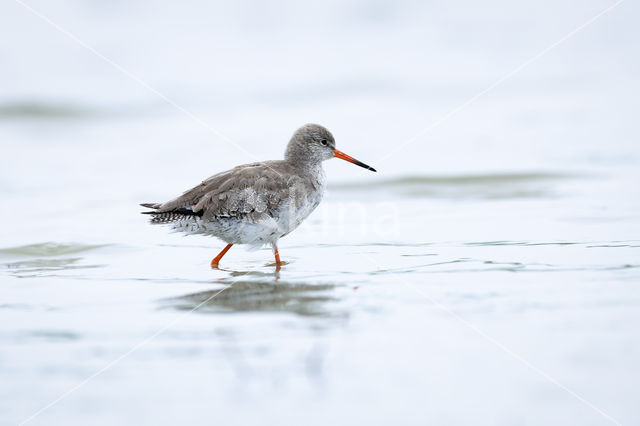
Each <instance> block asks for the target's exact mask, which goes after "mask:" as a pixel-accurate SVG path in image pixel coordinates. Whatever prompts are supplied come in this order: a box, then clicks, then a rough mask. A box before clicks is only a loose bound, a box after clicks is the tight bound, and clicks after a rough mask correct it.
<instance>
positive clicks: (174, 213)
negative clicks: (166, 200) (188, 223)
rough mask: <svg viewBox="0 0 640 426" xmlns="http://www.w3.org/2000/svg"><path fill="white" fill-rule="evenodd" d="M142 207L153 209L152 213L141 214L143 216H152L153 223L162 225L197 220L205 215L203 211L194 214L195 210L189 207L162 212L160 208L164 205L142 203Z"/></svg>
mask: <svg viewBox="0 0 640 426" xmlns="http://www.w3.org/2000/svg"><path fill="white" fill-rule="evenodd" d="M140 205H141V206H142V207H146V208H149V209H153V210H151V211H146V212H140V213H142V214H150V215H152V216H153V217H152V218H151V223H159V224H162V223H171V222H175V221H177V220H184V219H195V218H198V217H201V216H202V214H203V212H202V211H197V212H194V211H193V210H191V209H190V208H187V207H180V208H177V209H173V210H166V211H162V210H160V206H161V205H162V204H159V203H142V204H140ZM159 210H160V211H159Z"/></svg>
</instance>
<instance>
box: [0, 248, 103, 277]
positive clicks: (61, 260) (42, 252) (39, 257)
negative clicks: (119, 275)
mask: <svg viewBox="0 0 640 426" xmlns="http://www.w3.org/2000/svg"><path fill="white" fill-rule="evenodd" d="M106 246H107V244H73V243H54V242H46V243H39V244H29V245H24V246H17V247H7V248H3V249H0V259H2V258H4V259H8V260H9V259H11V260H10V261H8V262H3V266H4V267H5V268H6V269H7V270H8V271H9V273H10V274H12V275H14V276H16V277H19V278H25V277H33V276H42V274H43V273H45V272H51V271H60V270H72V269H88V268H98V267H100V266H101V265H87V264H82V263H81V262H82V260H83V257H81V256H78V255H79V254H82V253H85V252H88V251H90V250H94V249H98V248H101V247H106ZM69 255H76V256H69Z"/></svg>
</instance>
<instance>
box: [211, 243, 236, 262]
mask: <svg viewBox="0 0 640 426" xmlns="http://www.w3.org/2000/svg"><path fill="white" fill-rule="evenodd" d="M232 245H233V244H227V246H226V247H225V248H223V249H222V251H221V252H220V253H218V255H217V256H216V257H214V258H213V260H212V261H211V267H212V268H217V267H218V263H220V259H222V256H224V255H225V254H226V253H227V252H228V251H229V249H230V248H231V246H232Z"/></svg>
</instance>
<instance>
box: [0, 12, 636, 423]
mask: <svg viewBox="0 0 640 426" xmlns="http://www.w3.org/2000/svg"><path fill="white" fill-rule="evenodd" d="M33 4H34V7H36V6H37V7H38V8H41V9H42V10H43V11H44V12H46V13H47V14H49V15H51V19H55V20H56V21H57V22H59V23H60V25H64V26H68V27H69V28H71V29H72V30H73V31H74V32H76V33H78V36H82V38H83V39H84V40H86V42H87V43H90V44H92V45H95V46H96V48H99V49H100V50H101V51H102V50H104V51H105V52H107V53H108V54H109V55H110V56H113V58H114V60H117V61H118V62H122V64H123V65H126V67H127V69H131V70H133V71H135V72H136V73H137V74H140V75H141V76H144V78H145V80H148V81H149V83H150V84H152V85H154V86H157V87H158V88H159V89H160V90H161V91H162V93H166V94H167V96H170V97H171V98H172V99H176V101H177V102H179V103H180V104H184V105H185V106H187V107H188V109H189V110H190V111H194V113H195V114H196V115H197V116H198V117H201V118H203V120H204V121H205V122H207V123H210V124H212V125H214V126H215V128H216V130H220V131H221V132H222V133H224V134H225V135H227V136H229V137H230V138H231V139H232V142H231V143H230V142H228V141H225V140H224V139H222V138H220V137H219V136H216V135H215V134H212V133H211V132H210V131H209V130H207V129H206V128H203V127H202V126H201V125H200V124H198V123H197V122H194V120H192V119H191V118H190V117H188V116H185V115H184V114H183V113H181V112H180V111H178V110H176V109H173V108H172V107H171V106H169V105H166V104H165V103H164V102H163V101H162V100H161V99H158V98H157V96H156V95H154V94H153V93H149V92H148V91H146V90H144V88H141V87H140V86H139V85H137V84H136V83H135V82H132V81H131V80H129V79H127V78H126V76H122V75H121V74H118V72H117V71H114V70H113V69H112V68H109V65H108V64H105V63H104V62H103V61H101V60H100V59H97V58H95V57H94V56H92V55H91V54H90V53H87V52H86V51H85V50H84V49H82V48H81V47H78V46H77V45H75V44H74V43H73V42H70V41H69V40H68V39H66V38H65V37H64V36H63V35H59V34H57V33H56V32H55V30H52V29H51V28H49V27H47V26H46V25H45V24H43V23H42V22H41V21H38V20H37V18H34V17H33V16H32V15H31V14H30V13H29V12H28V11H25V10H24V9H23V8H21V7H20V6H19V5H16V6H13V5H11V6H7V5H4V6H0V15H3V16H11V17H12V19H11V20H9V21H8V22H6V24H7V25H6V26H5V29H6V31H10V32H12V33H13V32H17V31H22V28H28V29H29V31H27V32H26V33H25V32H21V34H24V38H23V39H22V40H21V42H20V44H18V45H17V46H18V47H19V48H18V47H16V44H15V43H9V41H7V40H8V39H6V38H5V39H4V41H0V49H2V50H1V52H2V53H3V54H4V55H5V57H6V58H8V59H12V60H9V61H8V63H10V64H11V65H10V66H9V67H3V68H2V69H0V79H1V80H2V81H11V82H12V84H11V85H10V86H9V87H6V88H3V90H4V91H3V92H0V141H1V143H2V151H3V155H2V156H1V157H0V191H1V192H0V194H1V195H2V206H3V208H2V209H1V210H0V221H1V222H2V223H3V224H4V225H5V226H4V228H3V231H2V238H1V240H0V286H1V287H0V295H1V298H0V424H3V425H4V424H7V425H10V424H20V423H21V422H23V421H25V420H29V422H28V424H42V425H51V424H64V425H69V424H78V425H84V424H92V425H102V424H104V425H107V424H109V425H111V424H158V425H164V424H166V425H168V424H188V423H194V424H202V423H205V422H206V423H212V422H215V423H231V424H257V423H277V424H345V423H355V424H360V423H365V422H367V423H371V424H398V423H400V424H437V425H459V424H480V425H534V424H535V425H538V424H563V425H564V424H575V425H604V424H614V423H615V422H620V423H622V424H636V423H638V421H640V412H639V411H638V408H637V397H636V394H637V389H636V388H637V383H638V382H639V381H640V369H638V367H637V360H638V359H640V331H639V328H638V324H639V323H640V287H639V284H640V191H639V189H638V182H640V169H639V168H638V162H639V161H640V145H639V144H638V143H637V141H638V137H639V136H640V133H639V132H638V130H637V126H636V125H635V117H634V115H633V114H635V113H634V111H637V108H636V107H637V99H638V97H637V93H638V83H637V81H636V78H635V75H636V73H634V72H632V70H633V69H635V68H634V67H637V64H638V55H637V49H636V48H635V45H634V44H633V43H626V42H625V40H629V36H628V34H635V33H637V31H638V30H637V26H636V25H635V22H634V21H633V13H631V11H632V10H633V9H635V8H637V6H635V5H626V4H625V5H624V7H625V8H627V9H626V10H622V9H620V10H616V11H615V13H614V12H611V15H608V16H607V19H604V18H603V19H602V21H601V22H600V21H599V22H597V25H596V24H594V25H593V26H592V27H590V29H589V31H584V32H583V33H580V34H578V35H576V36H575V38H573V39H572V40H571V42H568V43H567V44H566V45H562V46H559V47H558V49H557V50H554V51H553V52H551V53H549V55H548V56H546V57H544V58H543V59H541V60H540V61H539V62H537V63H536V64H534V65H532V66H531V67H529V68H527V69H526V70H525V71H523V72H522V74H520V75H518V77H517V78H515V77H514V79H513V80H511V81H509V82H507V83H505V84H504V85H503V86H501V87H499V88H497V89H496V90H495V91H493V92H492V93H491V95H490V96H487V97H485V98H483V99H481V100H479V101H478V102H477V103H476V104H474V105H471V106H469V107H468V108H466V109H465V110H464V111H462V112H460V114H458V115H456V116H455V117H454V118H451V120H449V121H447V122H446V123H444V124H442V125H440V126H438V127H437V128H436V129H434V130H433V131H432V132H428V133H426V134H424V135H423V136H422V137H421V138H418V139H417V140H416V141H414V142H411V143H406V142H407V141H408V140H409V139H410V138H411V137H412V136H414V135H415V134H417V133H419V132H420V131H421V129H424V128H425V127H426V126H428V125H429V123H432V122H435V121H437V120H438V119H439V117H442V116H443V115H444V114H446V113H447V112H448V111H450V110H451V109H452V108H454V107H455V106H457V105H459V104H461V103H462V102H464V101H465V100H467V99H468V98H469V97H471V96H473V95H474V94H476V93H477V92H478V91H479V90H482V89H483V88H485V87H486V86H488V84H490V83H491V82H493V81H495V80H496V79H498V78H499V77H500V76H502V75H504V74H505V73H506V72H508V71H509V70H511V69H513V68H514V67H515V66H516V65H518V64H519V63H521V62H522V61H524V60H526V59H527V58H528V57H529V56H531V55H533V54H535V53H536V52H537V51H539V50H540V49H541V48H543V47H545V46H546V45H548V44H550V43H551V42H553V41H555V40H557V39H558V38H559V37H560V36H562V35H563V34H564V33H566V32H568V31H570V30H571V29H572V28H574V27H575V26H576V25H579V24H580V23H582V22H583V21H585V20H586V19H588V18H589V17H590V16H592V15H594V14H595V13H597V12H598V11H599V10H600V8H601V7H603V6H602V5H601V4H596V3H595V2H594V3H589V2H587V3H584V2H580V3H578V2H574V3H571V4H567V5H564V6H562V7H561V6H558V5H557V4H555V3H554V4H551V3H549V4H548V5H546V6H548V7H549V9H550V10H551V9H553V13H551V12H549V11H548V10H546V9H544V8H541V9H535V10H533V9H527V10H521V8H515V7H513V6H510V5H511V4H510V3H503V2H495V4H493V3H492V4H491V5H489V6H487V5H485V6H483V9H482V10H479V9H477V8H474V5H473V4H471V3H469V4H467V5H465V6H464V7H461V8H460V10H458V9H457V8H455V7H453V6H446V5H444V4H443V5H440V6H436V5H432V6H431V8H432V9H429V8H428V7H427V6H425V5H423V4H422V2H404V3H401V4H400V5H398V6H394V7H391V6H388V5H386V4H382V3H380V4H378V6H376V7H377V8H376V7H373V6H370V5H369V6H367V5H364V4H356V3H353V4H351V3H349V2H347V3H341V4H340V5H337V4H336V5H329V6H326V8H325V7H318V10H316V11H315V14H316V15H317V16H316V18H317V19H319V20H320V21H322V19H323V18H326V19H327V20H328V18H330V17H331V18H335V16H336V14H335V13H336V10H339V11H341V12H340V13H339V14H338V17H341V18H339V19H337V21H333V20H332V21H330V22H331V24H329V25H328V31H326V32H323V34H322V35H318V34H307V33H302V35H300V33H299V31H300V29H301V27H300V21H299V20H298V19H294V18H296V17H298V18H299V17H301V16H303V15H304V16H307V15H306V12H304V11H302V10H298V9H296V8H295V7H294V5H293V3H289V2H283V3H281V4H278V5H276V6H274V8H276V9H278V10H280V9H282V10H287V13H289V14H290V16H289V15H285V17H282V16H281V15H280V14H278V13H276V14H274V16H272V17H271V18H272V19H273V20H274V25H276V24H277V25H276V27H277V29H265V28H264V27H262V26H261V25H264V24H263V23H261V22H262V21H260V22H257V21H256V22H253V23H252V24H248V23H247V20H250V19H252V18H250V17H248V15H247V13H246V10H244V9H243V8H242V7H240V6H237V7H233V8H232V7H231V6H229V8H230V9H225V10H218V9H215V8H214V9H215V10H213V9H212V10H209V8H210V7H213V6H210V5H209V3H204V2H203V3H197V6H198V7H195V6H194V7H193V8H184V9H183V8H177V6H170V5H166V7H165V8H156V7H152V8H149V7H143V6H129V7H131V8H135V9H127V8H126V7H125V6H124V5H120V6H114V7H115V8H116V9H114V10H115V12H113V13H114V15H109V14H106V15H105V14H103V13H97V12H96V11H99V10H101V9H99V6H98V5H93V6H84V7H79V6H78V4H76V3H74V2H71V3H70V4H72V5H74V6H76V7H72V8H63V7H61V6H60V5H58V6H55V3H44V2H43V3H41V4H40V3H36V2H34V3H33ZM485 7H486V10H485V9H484V8H485ZM540 7H542V6H540ZM621 7H623V6H621ZM425 8H426V9H425ZM289 9H292V10H289ZM498 10H499V11H500V13H496V11H498ZM205 11H208V12H207V13H208V14H207V13H204V12H205ZM4 12H6V13H4ZM102 12H104V13H106V12H105V11H102ZM125 12H126V13H125ZM263 12H265V13H267V12H269V13H270V12H271V11H263ZM281 12H282V11H281ZM418 15H420V16H422V18H420V19H418V18H416V16H418ZM204 16H210V19H212V20H214V21H215V22H214V23H215V24H216V25H212V23H211V22H210V21H209V20H207V19H204V18H203V17H204ZM286 16H289V18H291V19H289V18H287V17H286ZM180 17H182V18H183V19H184V21H185V22H189V23H190V25H179V24H176V22H175V19H178V18H180ZM540 22H544V23H545V25H544V28H540ZM474 23H475V24H474ZM116 24H117V25H118V28H120V31H113V25H116ZM473 25H476V26H473ZM514 25H516V26H517V28H518V30H522V31H514ZM461 27H464V28H466V29H467V31H466V32H465V31H462V32H460V31H459V29H460V28H461ZM140 28H143V29H144V31H141V30H140ZM474 28H475V30H474ZM125 30H126V31H125ZM293 34H297V35H296V37H293V36H292V35H293ZM504 34H510V37H509V40H505V37H504ZM44 40H46V41H47V42H48V44H46V45H43V43H44ZM211 40H216V41H217V42H216V43H212V44H213V45H209V44H208V42H207V41H211ZM363 40H367V41H368V43H364V42H363ZM218 42H219V43H218ZM220 43H221V44H222V45H225V46H227V47H226V48H225V49H222V48H220V47H219V46H220ZM123 46H128V48H127V49H125V48H124V47H123ZM272 46H278V48H277V49H275V48H273V47H272ZM309 46H311V47H312V48H313V49H311V50H312V51H311V52H310V51H309ZM612 46H615V48H613V47H612ZM161 47H162V48H161ZM165 49H174V50H175V52H174V51H172V55H174V56H171V59H172V60H170V61H168V60H167V52H168V51H167V50H165ZM314 49H315V52H314V51H313V50H314ZM213 51H215V53H216V54H215V55H206V54H202V53H203V52H213ZM318 51H320V52H321V53H322V54H323V55H324V57H325V58H326V60H327V61H328V62H327V63H331V64H340V66H339V67H324V66H323V67H319V68H318V69H315V68H314V69H313V70H311V71H310V70H308V69H307V65H306V64H308V63H315V62H312V60H315V58H317V52H318ZM25 52H28V53H29V54H28V55H26V54H25ZM49 52H53V53H49ZM265 52H267V53H269V54H271V55H272V56H270V57H268V58H267V57H266V55H267V53H265ZM292 52H295V53H297V54H298V55H299V58H298V59H299V60H296V61H292V60H290V59H287V58H288V57H289V56H288V55H290V54H292ZM425 52H427V53H425ZM50 54H54V55H55V58H56V60H55V61H48V60H47V58H49V55H50ZM380 55H383V56H384V57H385V58H386V59H385V60H384V61H380V60H379V58H380ZM594 56H597V57H598V58H600V60H594V59H593V58H594ZM354 58H355V59H354ZM376 58H378V59H376ZM267 59H268V60H267ZM255 63H261V64H263V67H261V68H260V69H256V67H255ZM158 64H162V66H158ZM185 64H189V66H187V65H185ZM220 64H225V65H226V66H225V67H220ZM44 65H47V67H46V68H44ZM42 69H47V70H48V71H47V73H42V72H41V71H40V72H38V70H42ZM248 69H250V70H252V71H251V72H249V71H247V70H248ZM534 89H535V90H534ZM611 105H616V107H615V108H613V107H611ZM307 121H317V122H321V123H323V124H326V125H327V126H328V127H329V128H330V129H332V130H333V131H334V134H335V135H336V138H337V142H338V147H339V149H341V150H344V151H345V152H347V153H349V154H350V155H353V156H355V157H356V158H358V159H361V160H362V161H364V162H366V163H367V164H371V165H372V166H373V167H375V168H377V169H378V170H379V172H378V173H377V174H373V173H370V172H367V171H365V170H363V169H360V168H357V167H353V166H352V165H349V164H347V163H344V162H339V161H338V160H334V161H331V162H328V163H327V164H326V170H327V175H328V181H329V188H328V191H327V194H326V197H325V200H324V201H323V203H322V204H321V205H320V207H318V209H317V210H316V212H314V213H313V215H312V216H311V217H310V218H309V219H308V220H307V221H306V222H305V223H304V224H303V225H302V226H301V227H300V228H299V229H298V230H296V231H295V232H293V233H292V234H291V235H290V236H287V237H286V238H284V239H283V240H281V242H280V252H281V256H282V258H283V260H285V261H286V262H287V264H286V265H285V266H284V267H283V268H282V270H281V271H280V272H276V271H275V268H274V266H273V264H272V262H273V259H272V255H271V252H270V250H268V249H262V250H258V251H254V252H250V251H245V250H244V249H242V248H240V247H233V248H232V249H231V251H230V252H229V253H228V254H227V255H226V256H225V258H224V259H223V262H222V264H221V268H222V269H220V270H211V269H210V268H209V261H210V260H211V258H212V257H213V256H215V254H217V252H218V251H219V250H220V249H221V248H222V247H223V245H224V244H223V243H220V242H219V241H216V240H214V239H210V238H206V237H201V236H192V237H183V236H181V235H179V234H172V233H169V232H168V229H167V228H163V227H159V226H151V225H149V224H148V223H147V222H146V217H144V216H142V215H140V214H139V212H140V210H141V208H140V207H139V206H138V203H140V202H153V201H162V200H166V199H168V198H171V197H173V196H175V195H178V194H179V193H180V192H181V191H182V190H185V189H187V188H189V187H190V186H192V185H195V184H197V183H198V182H200V181H201V180H202V179H203V178H205V177H207V176H208V175H210V174H213V173H215V172H217V171H220V170H224V169H225V168H228V167H230V166H232V165H235V164H240V163H245V162H250V161H254V160H255V159H256V158H261V159H267V158H278V157H279V156H280V155H281V154H280V153H281V152H282V151H283V149H284V144H285V143H286V141H287V139H288V137H289V136H290V134H291V133H292V131H293V130H294V129H295V127H296V126H299V125H300V124H302V123H304V122H307ZM248 123H251V125H248ZM265 141H268V143H266V142H265ZM234 144H237V145H239V146H241V147H242V149H244V150H246V151H248V153H247V152H243V151H242V150H241V149H238V148H237V147H236V146H234ZM395 149H397V150H398V151H397V152H395V151H394V150H395ZM43 408H44V410H43V411H40V410H42V409H43ZM34 414H37V415H36V416H35V417H30V416H32V415H34Z"/></svg>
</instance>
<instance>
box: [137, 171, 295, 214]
mask: <svg viewBox="0 0 640 426" xmlns="http://www.w3.org/2000/svg"><path fill="white" fill-rule="evenodd" d="M274 166H275V165H271V164H269V163H252V164H245V165H242V166H238V167H236V168H234V169H231V170H229V171H226V172H222V173H218V174H216V175H213V176H211V177H209V178H207V179H205V180H204V181H203V182H202V183H201V184H200V185H198V186H196V187H194V188H192V189H190V190H188V191H186V192H184V193H183V194H182V195H181V196H179V197H178V198H175V199H173V200H171V201H167V202H166V203H162V204H154V205H147V207H151V208H154V209H155V211H154V212H152V214H155V213H168V212H173V211H180V210H183V209H190V210H191V211H193V212H194V213H197V214H198V215H199V216H200V215H202V219H203V220H205V221H206V220H208V219H210V218H212V217H237V216H245V215H259V214H262V213H264V212H268V211H269V210H275V209H276V208H277V207H278V206H279V205H280V203H281V202H282V201H283V200H284V199H285V198H287V197H288V195H289V190H290V187H291V185H292V183H293V182H292V177H291V175H290V174H285V173H283V172H282V171H278V170H277V168H276V167H274ZM287 176H289V177H287Z"/></svg>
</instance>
